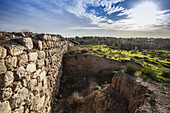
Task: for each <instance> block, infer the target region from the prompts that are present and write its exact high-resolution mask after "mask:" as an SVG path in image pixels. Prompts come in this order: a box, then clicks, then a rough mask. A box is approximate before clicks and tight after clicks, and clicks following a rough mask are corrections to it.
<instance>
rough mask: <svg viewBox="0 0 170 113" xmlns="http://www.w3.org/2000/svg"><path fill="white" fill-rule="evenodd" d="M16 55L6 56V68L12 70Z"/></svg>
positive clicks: (15, 64) (14, 65) (15, 63)
mask: <svg viewBox="0 0 170 113" xmlns="http://www.w3.org/2000/svg"><path fill="white" fill-rule="evenodd" d="M17 61H18V60H17V57H11V56H7V58H6V60H5V62H6V66H7V67H8V69H11V70H13V69H14V67H17Z"/></svg>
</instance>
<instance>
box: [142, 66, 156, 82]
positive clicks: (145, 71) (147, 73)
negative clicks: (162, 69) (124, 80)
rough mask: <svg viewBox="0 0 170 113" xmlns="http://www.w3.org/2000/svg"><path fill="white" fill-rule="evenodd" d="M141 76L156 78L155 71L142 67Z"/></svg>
mask: <svg viewBox="0 0 170 113" xmlns="http://www.w3.org/2000/svg"><path fill="white" fill-rule="evenodd" d="M142 78H143V79H145V80H146V79H151V80H157V79H156V72H155V71H154V70H152V69H150V68H144V69H142Z"/></svg>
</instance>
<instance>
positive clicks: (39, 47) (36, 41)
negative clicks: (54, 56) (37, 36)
mask: <svg viewBox="0 0 170 113" xmlns="http://www.w3.org/2000/svg"><path fill="white" fill-rule="evenodd" d="M34 44H35V45H36V46H37V48H38V49H39V50H42V48H43V47H42V41H40V40H34Z"/></svg>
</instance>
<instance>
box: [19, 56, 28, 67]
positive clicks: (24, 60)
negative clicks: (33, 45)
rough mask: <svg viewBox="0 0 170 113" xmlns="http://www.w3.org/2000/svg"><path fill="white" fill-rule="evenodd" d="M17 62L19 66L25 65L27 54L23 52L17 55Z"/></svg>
mask: <svg viewBox="0 0 170 113" xmlns="http://www.w3.org/2000/svg"><path fill="white" fill-rule="evenodd" d="M19 59H20V60H19V62H18V65H19V66H23V65H25V64H26V63H27V62H28V55H27V54H26V53H25V54H22V55H20V56H19Z"/></svg>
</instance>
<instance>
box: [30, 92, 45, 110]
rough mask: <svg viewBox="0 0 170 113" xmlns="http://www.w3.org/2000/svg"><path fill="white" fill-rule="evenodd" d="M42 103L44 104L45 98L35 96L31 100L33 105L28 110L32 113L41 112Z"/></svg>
mask: <svg viewBox="0 0 170 113" xmlns="http://www.w3.org/2000/svg"><path fill="white" fill-rule="evenodd" d="M44 102H45V96H42V97H41V98H40V96H39V95H36V96H35V97H34V99H33V103H32V106H31V108H30V109H31V110H33V111H42V110H43V108H44V107H45V106H44Z"/></svg>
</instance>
